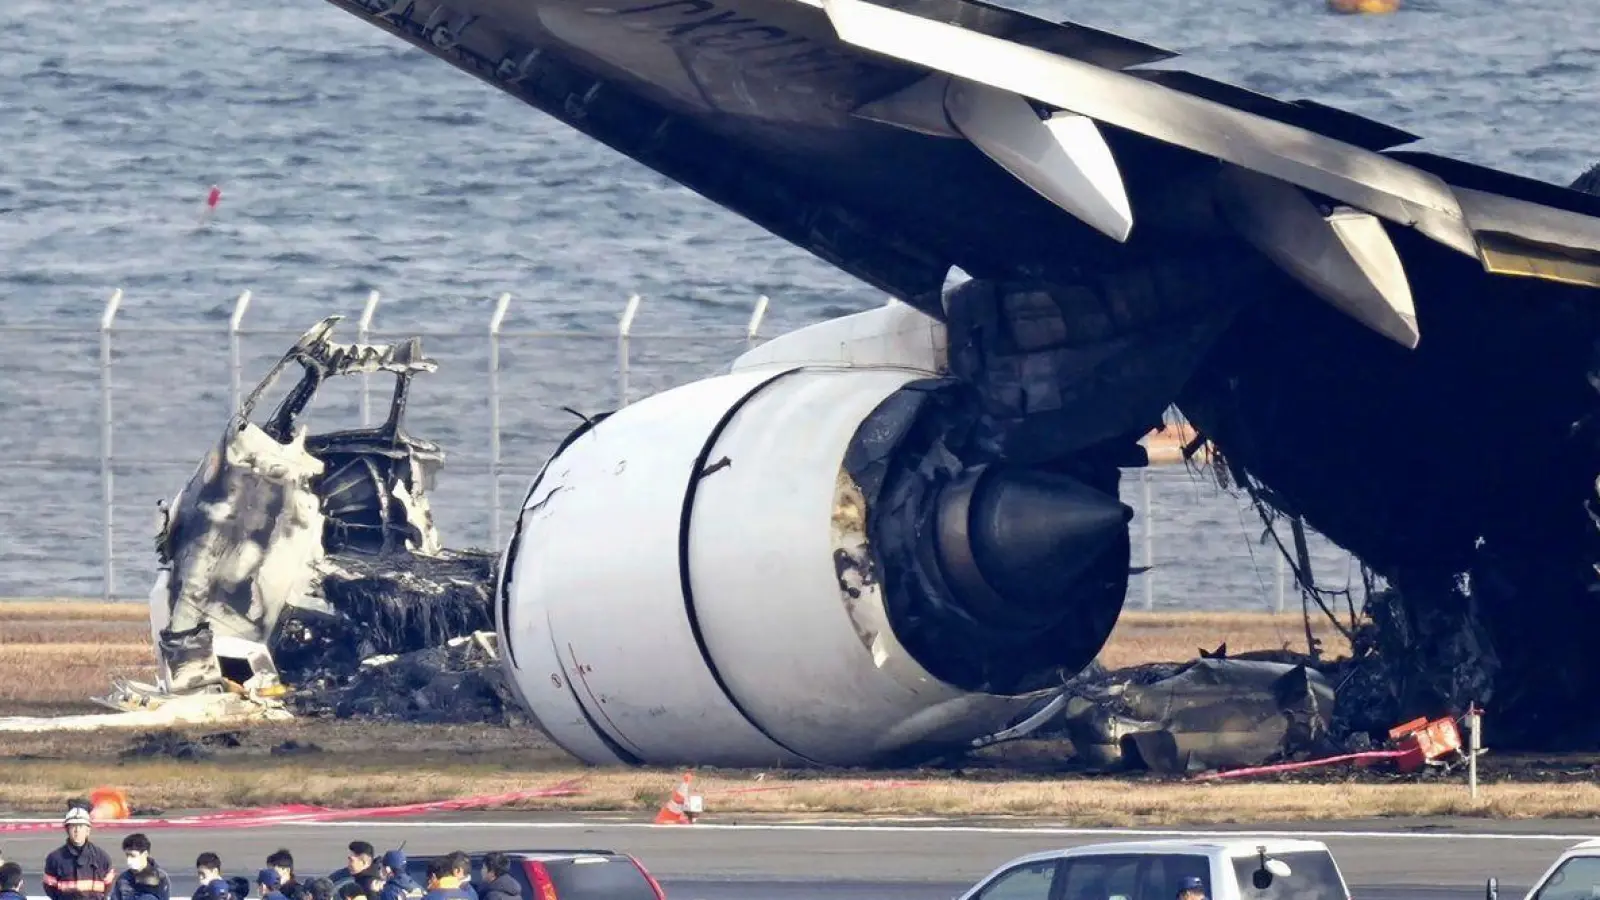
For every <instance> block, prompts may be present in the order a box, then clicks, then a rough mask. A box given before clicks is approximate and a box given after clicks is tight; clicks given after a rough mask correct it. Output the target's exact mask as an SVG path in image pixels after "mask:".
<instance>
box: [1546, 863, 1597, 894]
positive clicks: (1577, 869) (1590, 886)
mask: <svg viewBox="0 0 1600 900" xmlns="http://www.w3.org/2000/svg"><path fill="white" fill-rule="evenodd" d="M1594 897H1600V856H1574V857H1572V858H1571V859H1569V860H1567V861H1566V862H1564V863H1562V864H1561V865H1560V866H1559V867H1558V868H1557V869H1556V870H1555V871H1554V872H1551V873H1550V877H1549V878H1547V879H1545V882H1544V884H1541V885H1539V890H1538V892H1537V893H1535V894H1534V895H1533V900H1591V898H1594Z"/></svg>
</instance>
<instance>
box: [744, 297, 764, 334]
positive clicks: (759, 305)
mask: <svg viewBox="0 0 1600 900" xmlns="http://www.w3.org/2000/svg"><path fill="white" fill-rule="evenodd" d="M767 303H768V301H767V295H766V294H762V295H761V296H760V297H757V298H756V308H755V309H752V310H751V311H750V327H749V328H748V329H747V330H746V331H745V338H744V342H745V346H747V347H754V346H755V345H756V335H757V334H759V333H760V332H761V320H762V319H764V318H766V317H767Z"/></svg>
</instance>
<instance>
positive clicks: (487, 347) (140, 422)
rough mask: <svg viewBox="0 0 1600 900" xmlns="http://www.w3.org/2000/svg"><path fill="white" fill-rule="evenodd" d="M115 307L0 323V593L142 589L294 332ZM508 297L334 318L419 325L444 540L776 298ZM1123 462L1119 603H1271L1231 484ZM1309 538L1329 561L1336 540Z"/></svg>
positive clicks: (347, 333) (742, 329) (332, 420)
mask: <svg viewBox="0 0 1600 900" xmlns="http://www.w3.org/2000/svg"><path fill="white" fill-rule="evenodd" d="M121 301H122V293H121V292H120V291H118V292H116V293H115V294H113V295H112V297H111V298H110V299H109V301H108V302H107V304H106V306H105V307H104V309H103V312H102V315H101V317H100V322H99V328H98V329H96V330H94V331H93V332H89V331H87V330H86V329H84V328H83V327H82V326H79V327H76V328H71V327H58V326H13V327H7V326H0V354H3V355H4V356H5V359H6V361H7V367H8V368H9V369H10V370H11V372H12V375H11V383H10V384H9V385H8V386H7V387H6V388H5V389H4V390H3V391H0V412H3V413H4V414H5V416H6V419H7V422H6V424H5V426H4V427H0V459H7V460H9V461H10V463H11V466H10V468H9V469H8V470H7V472H6V476H5V477H4V478H0V497H4V498H5V499H6V500H7V503H6V504H5V507H6V508H5V510H4V512H3V513H0V534H5V535H7V536H8V540H7V542H6V546H4V547H0V596H6V595H11V596H93V595H100V596H103V597H105V598H107V599H114V598H122V597H133V596H142V595H143V594H144V592H145V591H146V590H147V587H146V586H147V585H148V584H149V583H150V579H151V578H152V577H153V576H154V567H155V554H154V549H153V545H152V541H153V539H154V536H155V528H156V520H155V517H156V514H157V511H156V503H157V501H158V500H162V499H166V498H169V497H170V496H171V495H172V494H173V493H174V492H175V491H176V489H177V488H178V487H180V486H182V484H183V483H184V482H185V481H186V480H187V479H188V477H189V475H190V473H191V472H192V471H193V469H194V467H195V466H196V465H197V464H198V462H199V460H200V459H201V458H202V457H203V456H204V454H205V453H206V451H207V450H208V449H210V448H211V447H212V446H214V445H215V443H216V442H217V441H218V440H219V439H220V438H221V435H222V432H223V427H224V424H225V422H226V421H227V417H228V415H230V414H231V413H232V411H233V410H235V409H237V407H238V404H239V401H240V399H241V398H242V397H243V396H245V395H247V394H248V393H249V392H250V391H251V390H252V389H253V388H254V386H255V384H256V383H257V381H258V379H260V378H261V377H262V376H263V375H264V374H265V373H266V372H267V370H268V369H269V368H270V367H271V366H272V365H273V363H275V362H276V361H277V360H278V359H279V358H281V357H282V355H283V353H284V352H285V350H286V349H287V348H288V347H289V346H290V344H292V342H293V341H294V340H295V338H297V337H298V336H299V335H300V334H301V333H302V332H303V330H304V328H303V327H301V328H284V327H252V325H251V315H250V312H251V295H250V293H249V292H248V291H247V292H245V293H243V294H241V295H240V296H239V297H238V298H237V299H236V300H235V301H233V303H232V305H231V309H230V308H226V307H223V308H218V309H215V310H212V311H211V315H209V316H207V317H205V318H206V321H202V322H197V323H195V324H192V325H180V324H137V323H124V322H121V321H119V318H118V313H119V309H120V305H121ZM512 304H513V298H512V297H511V295H509V294H502V295H500V297H499V298H498V299H497V300H496V301H495V302H494V303H493V304H491V305H490V306H489V307H488V308H489V309H490V314H489V315H488V317H487V318H486V320H485V321H484V322H483V323H482V325H481V326H478V327H476V328H463V329H460V330H437V329H431V330H430V329H412V328H405V329H400V328H396V329H394V331H393V332H386V331H385V330H384V328H383V327H382V324H383V323H382V316H381V315H380V302H379V296H378V294H377V293H376V292H374V293H373V294H371V295H370V296H369V297H368V298H367V301H366V303H365V305H364V307H362V309H361V312H360V315H359V317H357V318H356V319H355V321H354V323H353V326H354V327H353V328H352V327H351V324H352V323H342V324H341V326H340V331H339V334H341V335H343V336H342V337H340V338H339V339H341V340H350V339H352V338H353V339H355V340H357V341H361V342H387V341H391V340H394V339H396V338H401V337H406V336H410V335H420V336H421V337H422V339H423V350H424V353H425V354H426V355H427V356H429V357H431V358H433V359H435V360H437V361H438V362H439V370H438V371H437V372H435V373H431V374H428V375H425V376H422V377H420V378H418V379H417V380H416V381H415V382H414V383H413V386H412V392H411V397H412V400H411V403H410V404H409V406H408V407H407V410H406V428H407V430H408V431H409V432H410V433H412V434H415V435H418V436H421V437H425V438H428V439H430V440H433V441H436V442H438V443H439V444H440V445H442V446H443V447H444V448H445V450H446V463H445V470H444V472H443V473H441V476H440V481H439V484H438V486H437V487H436V489H435V492H434V494H433V504H432V505H433V509H434V512H435V517H436V521H437V522H438V525H439V528H440V532H441V536H442V537H443V538H444V540H445V543H446V545H448V546H480V547H482V546H487V547H498V546H500V543H501V540H502V538H503V537H504V536H505V535H506V534H507V533H508V528H509V525H510V524H511V523H512V522H514V521H515V515H516V510H515V508H514V507H515V506H516V505H517V503H518V502H519V501H520V500H521V498H522V494H523V493H524V492H525V491H526V488H527V485H528V484H529V482H530V480H531V479H532V477H533V476H534V474H535V473H536V471H537V469H538V466H539V465H540V464H541V463H542V462H543V460H544V459H545V458H546V457H547V456H548V454H549V453H550V452H551V451H552V450H553V449H554V447H555V446H556V444H557V443H558V442H559V441H560V439H561V438H562V437H563V436H564V435H565V434H567V433H568V432H569V431H570V430H571V428H572V426H573V424H574V423H575V422H576V419H575V418H574V417H573V415H574V413H576V414H580V415H581V414H588V413H593V412H599V411H602V410H604V409H607V408H613V407H615V406H616V405H618V404H619V403H626V402H628V401H629V400H635V399H638V398H640V397H643V396H647V395H649V394H653V393H656V392H658V391H661V390H665V389H667V388H669V387H673V386H675V385H678V384H683V383H686V382H689V381H693V380H695V379H698V378H703V377H706V376H708V375H711V374H714V373H715V372H716V371H718V370H720V369H723V368H725V367H726V366H727V364H728V363H729V362H730V361H731V360H732V359H733V358H734V357H735V356H736V355H737V354H738V353H739V352H741V351H743V350H744V349H747V348H748V347H750V346H753V345H755V344H756V343H758V342H760V341H761V340H762V337H761V334H760V330H761V325H762V320H763V318H764V316H765V313H766V310H767V306H768V302H767V298H765V297H760V298H757V299H756V300H755V301H754V302H753V303H752V306H751V309H750V314H749V316H748V319H746V320H745V321H743V322H741V323H738V324H736V325H734V326H733V327H730V328H728V329H727V330H726V331H724V332H721V333H713V332H702V333H694V334H685V333H677V334H673V333H643V332H637V331H635V330H634V328H633V324H634V319H635V314H636V313H637V312H638V310H639V306H640V299H639V298H638V297H632V298H629V299H628V300H627V301H626V303H624V304H623V306H622V309H621V310H620V311H619V312H620V314H619V316H618V319H617V323H618V324H617V327H616V328H615V330H614V331H612V332H610V333H602V332H595V331H540V330H525V329H517V328H509V327H506V322H507V311H508V309H510V308H512ZM304 324H306V325H309V324H310V323H309V322H307V323H304ZM296 378H298V373H297V372H294V373H289V374H287V375H286V377H284V378H283V379H282V380H283V382H286V383H292V382H293V381H294V380H295V379H296ZM391 382H392V379H390V378H387V377H385V376H378V377H376V378H374V377H372V376H361V377H358V378H340V379H333V380H331V381H329V382H327V383H326V384H324V385H323V386H322V388H321V389H320V391H319V393H318V395H317V398H316V401H315V402H314V404H313V406H312V408H311V409H309V410H308V411H307V413H306V416H305V420H306V421H307V422H308V423H309V424H310V425H311V427H312V429H313V430H314V431H315V430H328V429H338V428H350V427H354V426H355V424H356V423H358V422H359V423H361V424H363V425H370V424H371V423H372V422H373V421H374V417H375V416H377V417H382V416H385V415H387V409H388V391H389V389H390V383H391ZM284 387H285V385H280V389H282V388H284ZM263 402H264V404H266V408H270V405H271V401H270V399H267V398H264V401H263ZM1127 475H1128V477H1126V478H1125V479H1124V487H1123V499H1124V501H1125V502H1127V503H1128V504H1129V505H1130V506H1132V507H1133V508H1134V510H1135V513H1136V515H1135V519H1134V525H1133V540H1134V563H1135V565H1136V566H1138V567H1140V568H1148V569H1149V571H1148V572H1145V573H1144V574H1141V575H1136V576H1135V579H1134V585H1133V587H1132V589H1131V590H1130V595H1131V596H1130V599H1133V600H1134V601H1135V603H1136V604H1137V605H1139V606H1143V607H1145V608H1155V607H1157V606H1161V607H1167V608H1206V607H1210V608H1228V607H1232V608H1240V607H1254V608H1262V607H1276V608H1278V609H1281V608H1282V606H1283V602H1284V590H1285V576H1284V571H1283V566H1282V560H1281V558H1280V557H1278V556H1277V554H1276V552H1275V551H1274V550H1272V549H1271V548H1270V547H1265V546H1261V545H1260V542H1259V541H1257V540H1250V539H1246V540H1244V541H1229V540H1227V538H1228V537H1229V536H1230V535H1231V536H1233V537H1238V536H1242V535H1245V534H1246V533H1247V532H1249V531H1250V530H1251V528H1252V527H1254V528H1257V529H1258V528H1259V523H1258V522H1257V523H1250V522H1248V521H1246V517H1245V516H1243V515H1240V516H1239V518H1238V520H1237V523H1235V522H1234V521H1232V518H1233V516H1235V515H1236V514H1238V512H1239V510H1240V508H1241V507H1240V505H1239V503H1238V502H1237V501H1236V500H1235V499H1234V498H1229V497H1228V496H1227V495H1225V494H1222V493H1221V492H1218V491H1216V490H1215V489H1214V488H1209V489H1207V488H1205V487H1204V486H1203V485H1202V483H1201V480H1199V479H1196V478H1195V477H1194V476H1193V475H1192V474H1191V473H1190V472H1188V471H1187V470H1185V468H1184V467H1182V466H1168V467H1164V468H1163V467H1154V468H1150V469H1141V470H1138V471H1136V472H1134V471H1130V472H1128V473H1127ZM1224 532H1225V533H1226V534H1223V537H1221V538H1219V536H1218V535H1219V533H1224ZM1219 541H1220V542H1221V543H1219ZM1222 544H1227V545H1228V546H1226V547H1223V546H1222ZM1252 544H1254V545H1255V546H1250V545H1252ZM1241 550H1242V552H1241ZM1318 550H1319V554H1318V555H1319V556H1322V557H1323V558H1324V559H1326V558H1329V557H1330V555H1332V554H1337V551H1336V550H1330V549H1329V548H1327V547H1326V546H1325V545H1323V546H1319V548H1318ZM1269 557H1270V558H1269ZM1224 570H1226V571H1224ZM1197 592H1198V593H1199V594H1205V593H1206V592H1212V593H1216V594H1219V595H1223V594H1227V595H1231V596H1232V598H1233V599H1231V600H1229V599H1226V598H1222V597H1220V596H1219V597H1211V598H1209V599H1208V598H1207V597H1203V596H1201V597H1197ZM1158 598H1159V599H1158ZM1141 601H1142V602H1141Z"/></svg>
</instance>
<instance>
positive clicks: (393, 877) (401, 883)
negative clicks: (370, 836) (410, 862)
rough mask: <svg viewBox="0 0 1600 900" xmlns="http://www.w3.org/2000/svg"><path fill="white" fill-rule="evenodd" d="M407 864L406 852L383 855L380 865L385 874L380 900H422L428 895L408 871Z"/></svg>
mask: <svg viewBox="0 0 1600 900" xmlns="http://www.w3.org/2000/svg"><path fill="white" fill-rule="evenodd" d="M406 863H407V860H406V854H405V851H404V850H390V851H389V852H387V853H385V854H383V861H382V862H381V863H380V864H379V869H380V871H382V872H383V891H382V893H381V894H380V895H379V897H380V900H422V895H423V894H425V893H427V891H425V890H423V889H422V885H420V884H417V882H416V879H414V878H412V877H411V874H410V873H409V872H407V871H406Z"/></svg>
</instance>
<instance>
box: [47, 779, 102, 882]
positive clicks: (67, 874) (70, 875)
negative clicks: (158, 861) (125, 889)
mask: <svg viewBox="0 0 1600 900" xmlns="http://www.w3.org/2000/svg"><path fill="white" fill-rule="evenodd" d="M61 825H62V827H63V828H65V829H66V832H67V842H66V843H65V844H62V845H61V846H60V847H57V848H56V849H54V850H52V851H50V855H49V856H47V857H45V860H44V878H43V879H42V880H43V883H44V892H45V894H47V895H48V896H49V897H50V900H106V898H107V895H109V894H110V893H111V882H112V881H113V880H114V879H115V876H116V870H115V869H114V868H112V866H111V857H109V856H107V855H106V852H105V851H104V850H101V849H100V848H99V847H96V846H95V845H94V844H93V843H91V842H90V841H89V802H88V801H87V800H71V801H68V803H67V814H66V815H65V816H63V817H62V818H61Z"/></svg>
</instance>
